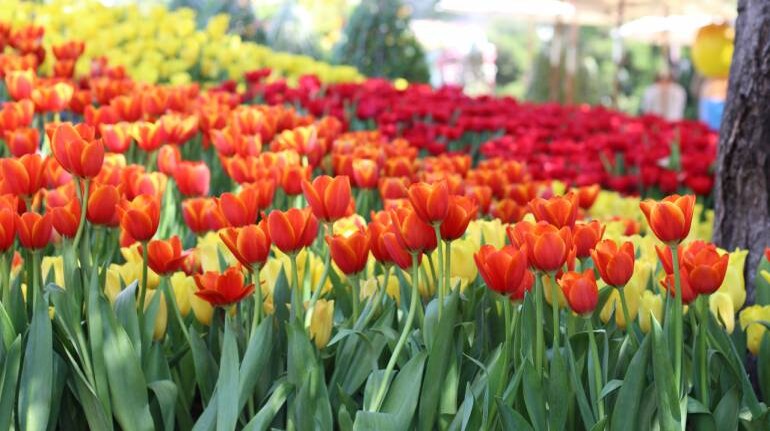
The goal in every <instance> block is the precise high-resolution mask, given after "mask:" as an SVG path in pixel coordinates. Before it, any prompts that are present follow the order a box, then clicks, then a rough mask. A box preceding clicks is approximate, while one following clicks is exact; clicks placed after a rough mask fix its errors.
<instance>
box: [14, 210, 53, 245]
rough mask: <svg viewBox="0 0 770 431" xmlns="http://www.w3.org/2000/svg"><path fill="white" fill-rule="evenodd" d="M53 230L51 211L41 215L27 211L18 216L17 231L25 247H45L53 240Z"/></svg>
mask: <svg viewBox="0 0 770 431" xmlns="http://www.w3.org/2000/svg"><path fill="white" fill-rule="evenodd" d="M52 231H53V224H52V220H51V213H45V214H44V215H40V214H38V213H34V212H26V213H24V214H22V215H17V216H16V232H17V233H18V234H19V242H20V243H21V246H22V247H24V248H29V249H33V250H36V249H41V248H45V247H46V246H47V245H48V242H49V241H50V240H51V233H52Z"/></svg>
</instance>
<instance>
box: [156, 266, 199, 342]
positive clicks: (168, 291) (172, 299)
mask: <svg viewBox="0 0 770 431" xmlns="http://www.w3.org/2000/svg"><path fill="white" fill-rule="evenodd" d="M161 286H162V287H163V294H165V295H166V300H168V302H169V305H170V306H171V311H172V312H173V313H174V318H175V319H176V321H177V323H178V324H179V328H181V329H182V335H184V339H185V341H187V345H188V346H192V342H191V340H190V333H189V332H188V331H187V325H185V323H184V319H183V318H182V313H180V312H179V305H177V303H176V296H175V295H174V292H173V291H172V290H173V289H172V288H171V287H170V282H169V281H168V277H163V280H161Z"/></svg>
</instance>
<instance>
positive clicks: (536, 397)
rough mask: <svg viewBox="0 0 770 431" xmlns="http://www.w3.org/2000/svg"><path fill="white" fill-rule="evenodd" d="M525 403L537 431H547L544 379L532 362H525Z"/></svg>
mask: <svg viewBox="0 0 770 431" xmlns="http://www.w3.org/2000/svg"><path fill="white" fill-rule="evenodd" d="M524 393H525V394H526V396H525V397H524V405H525V406H526V407H527V412H528V413H529V418H530V421H531V422H532V427H533V428H534V429H535V430H536V431H545V430H546V429H547V426H546V417H547V414H546V411H545V393H544V390H543V380H542V377H540V374H539V373H538V372H537V370H536V369H535V367H534V365H532V363H531V362H529V361H525V362H524Z"/></svg>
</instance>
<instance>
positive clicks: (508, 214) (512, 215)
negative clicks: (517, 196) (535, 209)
mask: <svg viewBox="0 0 770 431" xmlns="http://www.w3.org/2000/svg"><path fill="white" fill-rule="evenodd" d="M528 212H529V207H527V206H526V205H519V204H517V203H516V201H515V200H513V199H510V198H505V199H501V200H499V201H497V202H496V203H495V204H494V205H493V206H492V212H491V213H490V215H491V216H492V217H494V218H498V219H500V221H501V222H503V223H518V222H520V221H521V219H523V218H524V216H525V215H527V213H528Z"/></svg>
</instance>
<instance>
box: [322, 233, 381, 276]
mask: <svg viewBox="0 0 770 431" xmlns="http://www.w3.org/2000/svg"><path fill="white" fill-rule="evenodd" d="M370 240H371V237H370V235H369V232H368V231H366V230H364V229H361V230H359V231H357V232H354V233H353V234H351V235H349V236H343V235H334V236H327V237H326V243H327V244H328V245H329V253H331V257H332V260H333V261H334V263H335V264H337V267H338V268H339V269H340V270H341V271H342V272H343V273H344V274H346V275H355V274H358V273H359V272H361V271H363V270H364V268H365V267H366V262H367V261H368V260H369V244H370Z"/></svg>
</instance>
